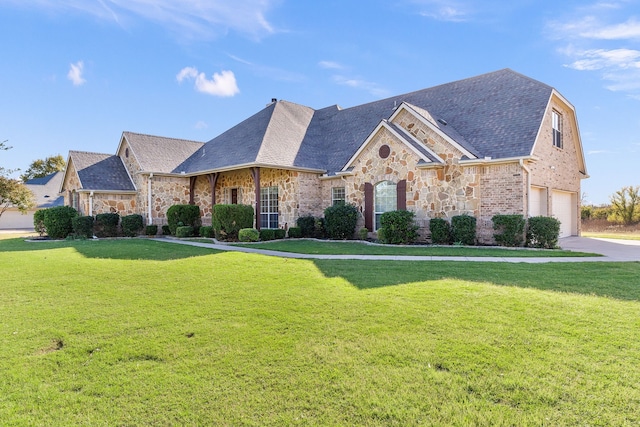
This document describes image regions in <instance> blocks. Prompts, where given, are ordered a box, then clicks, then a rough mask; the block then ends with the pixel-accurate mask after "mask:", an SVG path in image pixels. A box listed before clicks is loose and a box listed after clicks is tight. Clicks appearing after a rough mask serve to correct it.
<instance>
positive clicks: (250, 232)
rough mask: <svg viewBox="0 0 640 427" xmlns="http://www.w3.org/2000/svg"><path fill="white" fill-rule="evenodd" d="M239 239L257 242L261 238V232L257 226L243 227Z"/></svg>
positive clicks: (239, 232)
mask: <svg viewBox="0 0 640 427" xmlns="http://www.w3.org/2000/svg"><path fill="white" fill-rule="evenodd" d="M238 240H240V241H241V242H257V241H259V240H260V232H259V231H258V230H256V229H255V228H242V229H241V230H240V231H238Z"/></svg>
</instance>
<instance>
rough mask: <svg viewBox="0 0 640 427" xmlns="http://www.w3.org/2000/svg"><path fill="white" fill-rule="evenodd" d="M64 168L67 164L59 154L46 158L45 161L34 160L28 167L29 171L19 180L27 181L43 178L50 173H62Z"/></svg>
mask: <svg viewBox="0 0 640 427" xmlns="http://www.w3.org/2000/svg"><path fill="white" fill-rule="evenodd" d="M66 166H67V163H66V162H65V160H64V157H62V156H61V155H60V154H58V155H57V156H50V157H47V158H46V159H38V160H34V161H33V162H32V163H31V165H29V169H27V170H26V171H25V173H23V174H22V175H20V178H21V179H22V180H23V181H28V180H30V179H32V178H43V177H45V176H47V175H51V174H52V173H55V172H60V171H63V170H64V168H65V167H66Z"/></svg>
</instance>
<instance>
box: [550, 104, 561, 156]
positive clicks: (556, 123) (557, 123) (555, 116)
mask: <svg viewBox="0 0 640 427" xmlns="http://www.w3.org/2000/svg"><path fill="white" fill-rule="evenodd" d="M551 126H552V128H553V146H554V147H558V148H562V116H561V115H560V113H558V112H557V111H552V112H551Z"/></svg>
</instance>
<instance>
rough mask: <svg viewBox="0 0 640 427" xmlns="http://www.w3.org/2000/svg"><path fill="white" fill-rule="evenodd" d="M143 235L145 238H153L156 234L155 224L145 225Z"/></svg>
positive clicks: (156, 227)
mask: <svg viewBox="0 0 640 427" xmlns="http://www.w3.org/2000/svg"><path fill="white" fill-rule="evenodd" d="M144 234H145V235H146V236H155V235H156V234H158V226H157V225H155V224H152V225H147V226H146V227H145V228H144Z"/></svg>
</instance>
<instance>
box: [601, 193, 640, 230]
mask: <svg viewBox="0 0 640 427" xmlns="http://www.w3.org/2000/svg"><path fill="white" fill-rule="evenodd" d="M608 219H609V221H611V222H618V223H621V224H624V225H630V224H633V223H634V222H636V221H638V220H639V219H640V186H638V185H636V186H635V187H632V186H628V187H622V189H620V190H618V191H616V192H615V193H614V194H613V195H612V196H611V215H610V216H609V218H608Z"/></svg>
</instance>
